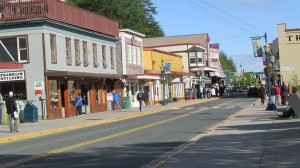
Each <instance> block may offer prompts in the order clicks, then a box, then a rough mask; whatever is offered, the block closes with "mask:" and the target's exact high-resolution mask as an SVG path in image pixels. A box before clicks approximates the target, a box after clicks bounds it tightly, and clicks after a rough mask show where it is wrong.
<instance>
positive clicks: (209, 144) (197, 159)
mask: <svg viewBox="0 0 300 168" xmlns="http://www.w3.org/2000/svg"><path fill="white" fill-rule="evenodd" d="M266 107H267V106H266V105H259V103H256V105H250V106H249V107H248V108H246V109H244V110H242V111H240V112H239V113H237V114H236V115H235V116H232V117H231V118H229V119H228V120H227V121H225V122H224V124H222V125H219V126H217V127H214V128H211V129H210V130H208V131H207V133H206V134H204V135H202V136H199V137H198V139H196V140H194V141H192V142H189V143H186V144H185V145H182V146H181V147H179V148H178V149H176V151H172V152H171V153H169V154H166V155H164V156H162V157H161V158H159V159H157V160H155V161H153V162H151V163H150V164H148V165H146V166H144V167H162V168H181V167H186V168H199V167H207V168H224V167H235V168H236V167H268V168H277V167H285V168H286V167H289V168H292V167H295V168H296V167H300V165H299V163H300V160H299V157H300V143H299V141H300V134H299V132H300V122H299V121H300V120H299V119H298V118H295V119H292V120H289V119H279V118H278V117H277V114H276V112H275V111H266V110H265V109H266ZM283 108H284V107H283V106H279V107H278V110H282V109H283Z"/></svg>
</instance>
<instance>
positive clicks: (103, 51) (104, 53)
mask: <svg viewBox="0 0 300 168" xmlns="http://www.w3.org/2000/svg"><path fill="white" fill-rule="evenodd" d="M102 61H103V68H104V69H106V68H107V63H106V46H105V45H102Z"/></svg>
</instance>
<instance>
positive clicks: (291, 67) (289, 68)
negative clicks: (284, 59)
mask: <svg viewBox="0 0 300 168" xmlns="http://www.w3.org/2000/svg"><path fill="white" fill-rule="evenodd" d="M280 69H281V70H282V71H293V70H295V67H294V66H289V67H281V68H280Z"/></svg>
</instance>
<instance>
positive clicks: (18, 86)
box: [0, 82, 27, 100]
mask: <svg viewBox="0 0 300 168" xmlns="http://www.w3.org/2000/svg"><path fill="white" fill-rule="evenodd" d="M10 91H12V92H13V93H14V97H15V99H17V100H26V99H27V97H26V84H25V82H9V83H0V95H1V96H0V97H2V99H3V100H6V98H7V97H8V93H9V92H10Z"/></svg>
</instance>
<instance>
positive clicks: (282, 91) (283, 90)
mask: <svg viewBox="0 0 300 168" xmlns="http://www.w3.org/2000/svg"><path fill="white" fill-rule="evenodd" d="M258 94H259V96H260V98H261V105H263V104H265V97H266V96H269V93H268V89H267V88H266V86H264V85H261V86H260V87H259V89H258ZM270 94H271V96H272V99H273V100H274V103H275V104H277V105H286V100H287V97H288V95H289V90H288V87H287V86H286V83H285V82H282V85H281V86H280V87H279V86H278V85H277V84H274V85H273V86H271V93H270ZM280 99H281V103H279V102H280V101H279V100H280Z"/></svg>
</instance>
